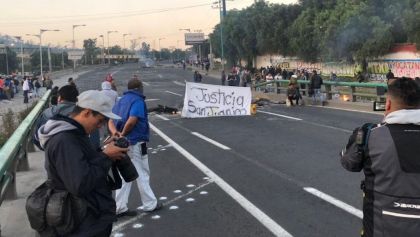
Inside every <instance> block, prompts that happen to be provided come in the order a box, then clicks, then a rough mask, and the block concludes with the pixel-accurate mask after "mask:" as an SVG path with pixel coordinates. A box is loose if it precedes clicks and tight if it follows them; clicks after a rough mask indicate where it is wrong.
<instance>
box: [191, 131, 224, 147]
mask: <svg viewBox="0 0 420 237" xmlns="http://www.w3.org/2000/svg"><path fill="white" fill-rule="evenodd" d="M191 134H192V135H194V136H197V137H199V138H201V139H203V140H205V141H207V142H210V143H211V144H213V145H215V146H217V147H220V148H222V149H223V150H230V148H229V147H227V146H225V145H223V144H221V143H219V142H216V141H215V140H213V139H211V138H208V137H206V136H204V135H202V134H200V133H198V132H191Z"/></svg>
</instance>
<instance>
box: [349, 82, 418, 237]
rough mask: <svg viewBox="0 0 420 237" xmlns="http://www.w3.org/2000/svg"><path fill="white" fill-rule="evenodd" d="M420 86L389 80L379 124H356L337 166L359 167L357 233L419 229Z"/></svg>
mask: <svg viewBox="0 0 420 237" xmlns="http://www.w3.org/2000/svg"><path fill="white" fill-rule="evenodd" d="M419 141H420V85H419V84H418V82H416V81H415V80H412V79H410V78H400V79H390V81H389V84H388V94H387V96H386V105H385V118H384V119H383V122H382V123H381V124H377V125H374V124H365V125H363V126H362V127H360V128H356V129H355V130H354V132H353V134H352V135H351V136H350V138H349V141H348V144H347V146H346V147H345V149H344V150H343V151H342V152H341V164H342V165H343V167H344V168H345V169H347V170H349V171H352V172H359V171H361V170H363V171H364V174H365V179H364V181H363V182H362V185H361V188H362V190H363V193H364V195H363V230H362V233H361V235H362V236H366V237H377V236H404V237H415V236H419V233H420V222H419V219H420V182H419V181H420V156H419V154H420V146H419Z"/></svg>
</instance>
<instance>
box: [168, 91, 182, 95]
mask: <svg viewBox="0 0 420 237" xmlns="http://www.w3.org/2000/svg"><path fill="white" fill-rule="evenodd" d="M165 92H166V93H169V94H172V95H177V96H183V95H181V94H178V93H175V92H172V91H165Z"/></svg>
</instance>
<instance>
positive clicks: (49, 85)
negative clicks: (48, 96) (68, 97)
mask: <svg viewBox="0 0 420 237" xmlns="http://www.w3.org/2000/svg"><path fill="white" fill-rule="evenodd" d="M53 85H54V82H53V81H52V80H51V78H50V77H47V79H45V87H46V88H47V90H51V89H52V86H53Z"/></svg>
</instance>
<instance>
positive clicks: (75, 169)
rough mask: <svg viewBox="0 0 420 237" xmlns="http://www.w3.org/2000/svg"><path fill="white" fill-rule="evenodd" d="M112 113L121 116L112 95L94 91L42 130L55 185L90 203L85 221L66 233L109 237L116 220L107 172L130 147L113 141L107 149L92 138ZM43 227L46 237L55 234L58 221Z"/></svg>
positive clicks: (112, 117)
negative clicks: (111, 97)
mask: <svg viewBox="0 0 420 237" xmlns="http://www.w3.org/2000/svg"><path fill="white" fill-rule="evenodd" d="M108 118H111V119H120V117H119V116H117V115H115V114H114V113H112V101H111V99H110V98H108V97H107V96H106V95H104V94H102V93H101V92H99V91H94V90H90V91H85V92H83V93H81V94H80V95H79V96H78V102H77V104H76V106H75V108H74V109H73V112H72V113H71V114H70V115H69V116H63V115H60V114H57V115H55V116H54V117H52V118H51V119H50V120H48V121H47V122H46V123H45V125H43V126H41V127H40V129H39V130H38V135H39V136H38V137H39V141H40V144H41V146H42V148H44V149H45V168H46V170H47V174H48V181H50V184H51V187H52V188H53V189H54V190H64V191H68V193H70V194H71V195H72V196H74V197H77V198H79V199H82V200H83V201H84V202H85V203H86V204H87V206H88V208H87V211H86V214H84V216H82V217H80V219H78V220H80V223H79V222H78V223H77V224H76V225H75V228H74V229H73V228H72V229H69V230H66V231H68V232H70V233H68V234H66V235H65V236H109V235H110V234H111V231H112V223H113V222H114V221H116V216H115V201H114V199H113V197H112V190H111V189H112V188H111V184H110V182H109V179H108V171H109V170H110V168H111V165H112V163H113V161H116V160H120V159H122V158H123V157H124V156H126V153H127V151H128V149H127V148H120V147H118V146H116V145H114V144H113V143H109V144H108V145H107V147H106V148H105V149H104V150H103V151H97V150H96V149H95V148H94V147H93V146H92V144H91V142H90V140H89V137H88V136H89V134H90V133H92V132H93V131H94V130H95V129H97V128H100V127H102V126H103V125H104V124H105V123H106V121H107V119H108ZM63 208H64V207H63ZM74 211H75V210H74ZM77 211H79V210H77ZM53 214H55V213H53ZM44 215H46V214H45V213H44ZM66 215H69V214H66ZM61 217H63V216H61ZM64 217H65V216H64ZM64 217H63V218H64ZM38 218H39V219H41V218H43V217H41V216H39V217H38ZM46 218H47V219H48V218H49V216H48V215H47V217H46ZM44 219H45V218H44ZM40 232H41V233H40V234H41V236H51V235H48V233H49V232H52V233H53V235H52V236H57V233H56V232H57V229H55V228H54V226H49V228H46V229H45V230H44V229H42V230H41V231H40ZM50 234H51V233H50Z"/></svg>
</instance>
